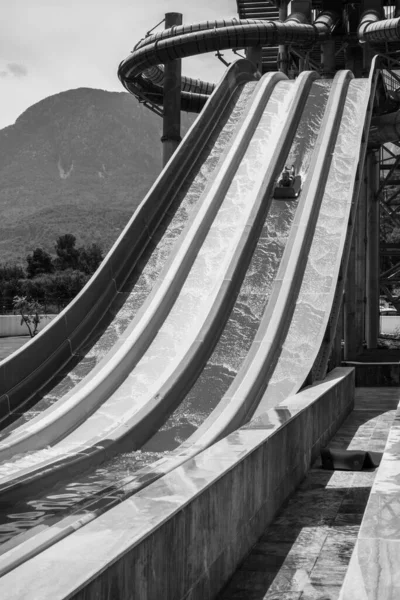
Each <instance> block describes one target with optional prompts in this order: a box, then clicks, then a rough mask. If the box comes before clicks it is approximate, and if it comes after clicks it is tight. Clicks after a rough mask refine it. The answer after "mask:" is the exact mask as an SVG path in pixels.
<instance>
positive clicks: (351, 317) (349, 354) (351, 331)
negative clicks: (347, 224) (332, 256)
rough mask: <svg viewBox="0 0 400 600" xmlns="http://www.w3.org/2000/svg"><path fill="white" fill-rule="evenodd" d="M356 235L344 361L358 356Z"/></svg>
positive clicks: (349, 271)
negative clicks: (356, 332) (356, 327)
mask: <svg viewBox="0 0 400 600" xmlns="http://www.w3.org/2000/svg"><path fill="white" fill-rule="evenodd" d="M355 279H356V233H355V231H354V232H353V239H352V242H351V251H350V256H349V264H348V267H347V280H346V287H345V297H344V360H354V359H355V357H356V356H357V338H356V334H355V331H356V330H355V319H356V286H355Z"/></svg>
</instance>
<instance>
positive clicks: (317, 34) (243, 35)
mask: <svg viewBox="0 0 400 600" xmlns="http://www.w3.org/2000/svg"><path fill="white" fill-rule="evenodd" d="M302 20H303V19H302V16H301V15H297V14H294V15H291V16H290V17H288V19H287V20H286V21H285V22H284V23H280V22H276V21H263V20H237V19H230V20H221V21H205V22H202V23H197V24H194V25H182V26H177V27H172V28H171V29H167V30H164V31H162V32H161V33H157V34H154V35H151V36H149V37H147V38H145V39H144V40H142V41H141V42H139V44H138V45H137V47H136V48H135V49H134V50H133V52H132V53H131V54H130V55H129V56H128V58H126V59H125V60H124V61H122V63H121V64H120V66H119V68H118V76H119V78H120V80H121V82H122V84H123V85H124V87H125V88H126V89H127V90H128V91H129V92H131V93H132V94H134V95H135V96H137V97H139V98H143V97H144V98H146V99H148V100H150V101H151V102H154V103H155V104H160V103H162V101H163V96H162V88H161V87H160V84H161V82H162V73H161V72H160V70H159V69H158V68H157V65H159V64H160V63H161V64H165V63H168V62H170V61H172V60H174V59H177V58H184V57H187V56H195V55H198V54H204V53H206V52H216V51H219V50H226V49H230V48H244V47H249V46H258V45H263V46H277V45H279V44H284V43H291V44H298V45H310V44H314V43H318V42H322V41H325V40H327V39H329V37H330V36H331V33H332V30H333V29H334V27H335V26H336V24H337V23H338V20H339V17H338V16H337V15H336V14H335V13H333V12H331V11H324V12H322V13H321V14H320V15H319V16H318V17H317V19H316V20H315V22H314V23H313V24H308V23H303V22H302ZM212 87H213V86H212V84H209V83H206V82H202V81H200V80H193V79H190V78H185V77H184V78H183V79H182V96H181V108H182V110H186V111H191V112H199V111H200V110H201V109H202V106H204V102H205V100H206V98H207V94H209V93H210V91H211V90H212Z"/></svg>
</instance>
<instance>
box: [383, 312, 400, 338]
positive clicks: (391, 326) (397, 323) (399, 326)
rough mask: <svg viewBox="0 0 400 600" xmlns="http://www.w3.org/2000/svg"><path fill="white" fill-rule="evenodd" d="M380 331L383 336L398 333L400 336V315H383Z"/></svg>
mask: <svg viewBox="0 0 400 600" xmlns="http://www.w3.org/2000/svg"><path fill="white" fill-rule="evenodd" d="M379 329H380V332H381V333H383V334H385V333H386V334H388V333H389V334H390V333H396V332H397V333H399V334H400V315H381V316H380V328H379ZM396 330H397V331H396Z"/></svg>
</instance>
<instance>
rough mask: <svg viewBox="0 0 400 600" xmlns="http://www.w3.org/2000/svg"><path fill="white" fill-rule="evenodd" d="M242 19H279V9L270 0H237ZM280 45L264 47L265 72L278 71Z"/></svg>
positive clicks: (263, 63)
mask: <svg viewBox="0 0 400 600" xmlns="http://www.w3.org/2000/svg"><path fill="white" fill-rule="evenodd" d="M236 3H237V9H238V14H239V18H240V19H266V20H267V21H279V13H278V9H277V8H276V6H275V3H274V2H270V1H268V0H236ZM277 58H278V46H264V47H263V49H262V65H263V73H266V72H268V71H277V70H278V64H277Z"/></svg>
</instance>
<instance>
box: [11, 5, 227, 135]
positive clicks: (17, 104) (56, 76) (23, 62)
mask: <svg viewBox="0 0 400 600" xmlns="http://www.w3.org/2000/svg"><path fill="white" fill-rule="evenodd" d="M166 12H181V13H182V14H183V21H184V23H196V22H198V21H204V20H214V19H218V18H224V17H225V18H226V17H237V8H236V0H201V1H199V0H96V1H94V0H68V1H67V0H34V1H32V0H4V2H3V3H2V7H1V21H0V129H2V128H3V127H6V126H7V125H11V124H12V123H14V122H15V120H16V118H17V117H18V116H19V115H20V114H21V113H22V112H23V111H24V110H25V109H26V108H28V106H31V105H32V104H35V103H36V102H38V101H39V100H41V99H43V98H45V97H47V96H50V95H52V94H57V93H58V92H61V91H64V90H68V89H73V88H78V87H92V88H100V89H104V90H110V91H123V87H122V85H121V83H120V82H119V80H118V77H117V68H118V65H119V63H120V62H121V60H123V59H124V58H126V57H127V56H128V55H129V53H130V51H131V50H132V48H133V46H134V45H135V44H136V43H137V42H138V41H139V40H140V39H141V38H142V37H144V35H145V34H146V32H147V31H148V30H149V29H151V28H152V27H153V26H154V25H156V24H157V23H158V22H159V21H161V20H162V19H163V18H164V15H165V13H166ZM162 27H163V25H161V26H160V28H162ZM224 58H225V59H227V60H228V61H229V62H231V61H232V60H233V59H234V58H235V56H234V55H233V54H232V53H231V52H230V51H226V52H224ZM182 67H183V73H184V74H185V75H189V76H191V77H195V78H197V77H199V78H201V79H206V80H208V81H215V82H217V81H219V79H220V78H221V76H222V74H223V72H224V70H225V67H224V65H223V64H222V63H221V62H220V61H219V60H218V59H217V58H216V57H215V56H214V55H213V54H208V55H201V56H198V57H192V58H188V59H184V60H183V65H182Z"/></svg>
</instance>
